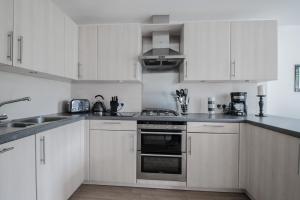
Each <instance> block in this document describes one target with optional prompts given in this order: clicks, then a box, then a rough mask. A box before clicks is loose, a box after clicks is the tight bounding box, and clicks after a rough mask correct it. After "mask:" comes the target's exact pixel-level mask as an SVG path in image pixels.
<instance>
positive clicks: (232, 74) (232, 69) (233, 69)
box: [231, 60, 235, 77]
mask: <svg viewBox="0 0 300 200" xmlns="http://www.w3.org/2000/svg"><path fill="white" fill-rule="evenodd" d="M231 66H232V67H231V76H232V77H235V60H234V61H232V62H231Z"/></svg>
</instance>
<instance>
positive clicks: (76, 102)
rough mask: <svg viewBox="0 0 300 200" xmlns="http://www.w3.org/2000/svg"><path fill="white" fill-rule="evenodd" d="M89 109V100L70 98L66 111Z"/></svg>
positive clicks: (81, 111)
mask: <svg viewBox="0 0 300 200" xmlns="http://www.w3.org/2000/svg"><path fill="white" fill-rule="evenodd" d="M89 111H90V101H89V100H87V99H72V100H71V101H70V102H69V103H68V112H70V113H83V112H89Z"/></svg>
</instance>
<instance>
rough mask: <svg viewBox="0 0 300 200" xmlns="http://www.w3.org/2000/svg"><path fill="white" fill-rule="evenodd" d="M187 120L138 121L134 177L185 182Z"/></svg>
mask: <svg viewBox="0 0 300 200" xmlns="http://www.w3.org/2000/svg"><path fill="white" fill-rule="evenodd" d="M186 137H187V136H186V122H179V121H138V148H137V161H138V162H137V178H138V179H145V180H165V181H180V182H186Z"/></svg>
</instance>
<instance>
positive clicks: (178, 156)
mask: <svg viewBox="0 0 300 200" xmlns="http://www.w3.org/2000/svg"><path fill="white" fill-rule="evenodd" d="M140 155H141V156H151V157H170V158H182V155H161V154H140Z"/></svg>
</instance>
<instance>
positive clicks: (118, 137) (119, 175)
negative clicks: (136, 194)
mask: <svg viewBox="0 0 300 200" xmlns="http://www.w3.org/2000/svg"><path fill="white" fill-rule="evenodd" d="M136 135H137V133H136V131H118V130H114V131H111V130H90V181H91V182H92V183H107V184H116V185H118V184H120V185H122V184H135V183H136V143H137V140H136V138H137V137H136Z"/></svg>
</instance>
